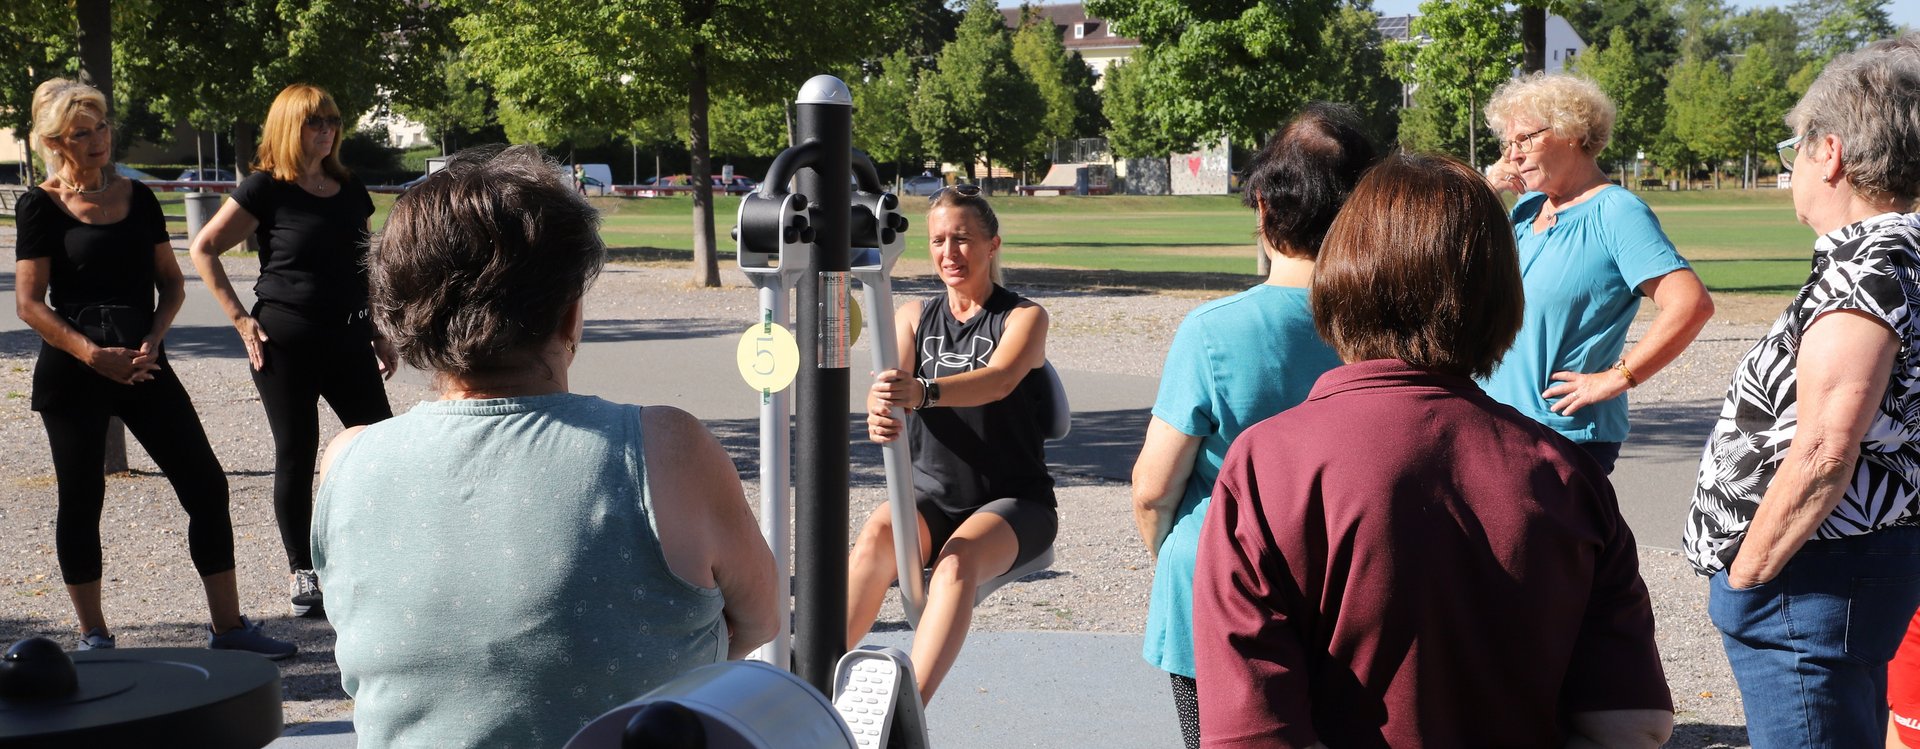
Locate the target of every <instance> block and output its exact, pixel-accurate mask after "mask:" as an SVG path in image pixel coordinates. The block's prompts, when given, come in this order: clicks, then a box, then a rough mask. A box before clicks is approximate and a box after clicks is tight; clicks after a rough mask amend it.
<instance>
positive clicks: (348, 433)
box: [320, 424, 367, 483]
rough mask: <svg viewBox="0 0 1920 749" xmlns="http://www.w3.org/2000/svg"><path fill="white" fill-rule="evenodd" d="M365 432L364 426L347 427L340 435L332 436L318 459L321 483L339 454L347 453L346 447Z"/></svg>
mask: <svg viewBox="0 0 1920 749" xmlns="http://www.w3.org/2000/svg"><path fill="white" fill-rule="evenodd" d="M366 430H367V427H366V425H364V424H362V425H360V426H352V427H347V428H346V429H342V430H340V433H339V434H337V435H334V437H333V440H332V441H331V442H328V443H327V451H326V453H324V454H323V455H321V457H320V481H321V482H322V483H324V482H326V480H327V470H328V469H330V468H332V467H333V462H334V461H336V460H339V459H340V454H341V453H343V452H346V451H347V445H351V444H353V440H354V439H355V438H357V437H359V436H360V433H361V432H364V431H366Z"/></svg>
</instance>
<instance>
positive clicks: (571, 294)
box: [367, 146, 606, 376]
mask: <svg viewBox="0 0 1920 749" xmlns="http://www.w3.org/2000/svg"><path fill="white" fill-rule="evenodd" d="M605 262H606V248H605V246H604V245H602V244H601V243H600V214H599V212H598V211H595V210H594V209H593V207H592V206H590V205H588V204H587V201H586V199H585V198H582V197H580V194H579V193H577V192H574V191H573V189H572V188H571V187H570V186H568V185H564V184H561V181H560V172H559V167H558V166H557V165H555V164H554V163H553V162H552V161H549V160H548V159H546V158H545V157H544V156H542V155H541V154H540V151H539V149H536V148H534V147H532V146H513V147H508V148H502V147H500V146H482V147H479V148H470V149H467V150H465V151H461V152H460V153H457V154H454V156H453V158H451V159H448V160H447V164H446V168H444V169H441V170H440V171H437V172H434V173H433V175H432V176H430V177H428V178H427V179H426V181H424V182H422V183H420V184H419V185H417V186H415V187H414V188H413V189H411V190H408V191H407V193H406V194H405V195H402V196H400V199H399V200H397V201H394V204H393V213H392V214H391V215H390V216H389V217H388V218H387V225H386V227H385V228H384V229H383V230H381V232H380V234H379V235H378V236H376V237H375V238H374V240H373V246H372V249H371V250H370V251H369V252H368V254H367V265H368V270H369V274H368V275H369V278H370V281H371V286H372V289H371V291H372V306H373V317H374V321H375V322H376V323H378V324H379V326H380V329H381V330H382V331H384V332H385V333H386V334H387V336H388V337H390V338H391V339H392V340H393V344H394V347H395V348H396V349H398V350H399V352H400V355H401V356H402V357H404V358H405V359H406V360H407V363H408V364H411V365H413V366H414V367H416V368H419V369H423V370H428V371H432V372H438V373H441V374H453V375H463V376H464V375H472V374H476V373H498V372H511V371H515V370H519V369H522V368H524V367H528V366H531V365H532V364H533V363H534V362H535V361H536V360H537V353H536V352H537V351H538V350H539V348H540V347H541V346H543V345H545V344H546V343H547V341H548V340H550V339H551V338H552V337H553V334H554V333H555V332H557V331H558V330H559V328H560V324H561V322H562V321H563V320H565V319H566V311H567V305H570V304H572V303H573V302H574V301H575V300H578V299H580V297H581V296H583V295H585V294H586V292H587V287H588V286H590V285H592V283H593V279H594V278H595V277H596V276H598V275H599V274H600V267H601V266H602V265H603V264H604V263H605Z"/></svg>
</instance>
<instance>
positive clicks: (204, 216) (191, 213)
mask: <svg viewBox="0 0 1920 749" xmlns="http://www.w3.org/2000/svg"><path fill="white" fill-rule="evenodd" d="M186 200H187V241H188V242H192V241H193V238H194V237H197V236H200V229H201V228H202V227H205V226H206V225H207V222H208V221H212V220H213V214H214V213H215V212H216V211H219V210H220V193H217V192H190V193H187V198H186Z"/></svg>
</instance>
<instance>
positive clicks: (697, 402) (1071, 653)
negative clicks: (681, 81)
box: [0, 272, 1712, 749]
mask: <svg viewBox="0 0 1920 749" xmlns="http://www.w3.org/2000/svg"><path fill="white" fill-rule="evenodd" d="M188 285H189V290H188V294H187V303H186V307H185V309H183V311H182V312H181V315H180V317H179V320H178V322H177V324H176V326H175V328H174V332H173V334H172V335H171V336H170V338H169V350H171V351H174V352H176V354H179V355H185V356H214V357H236V358H237V357H239V356H241V355H242V354H241V352H240V350H239V346H238V343H237V341H236V340H235V339H234V337H233V334H232V330H231V328H230V326H229V325H228V324H227V321H226V319H225V317H224V315H222V314H221V313H220V312H219V310H218V309H217V308H216V307H215V306H214V304H213V302H212V300H211V298H210V296H209V295H208V294H207V293H206V292H205V290H204V289H202V288H199V282H198V279H196V278H194V277H193V275H192V274H191V273H189V274H188ZM743 293H745V292H743ZM12 307H13V277H12V274H11V273H6V272H0V309H9V310H10V309H12ZM744 327H745V325H744V322H743V324H742V325H741V326H739V327H732V326H721V325H710V324H707V323H698V322H697V323H695V324H692V325H690V326H681V325H678V324H676V322H675V321H669V320H662V321H657V322H649V323H646V324H644V325H638V326H635V325H608V324H590V325H589V326H588V331H587V336H586V340H585V345H583V346H582V347H581V349H580V355H579V358H578V360H577V361H576V363H575V365H574V367H573V368H572V369H571V370H570V377H571V378H572V388H573V389H574V390H575V391H576V392H583V393H592V394H596V395H601V396H604V397H607V398H610V399H612V400H616V401H621V402H630V403H634V402H639V403H646V402H654V403H658V402H668V403H674V404H676V405H679V406H681V407H683V408H685V409H687V410H688V411H690V412H691V413H693V414H694V415H695V416H697V417H699V418H700V419H702V420H703V421H706V422H708V423H710V424H725V425H727V426H728V427H730V428H732V429H734V430H735V431H736V433H737V432H738V431H740V430H745V429H752V428H756V427H753V426H751V425H753V424H755V423H756V422H755V419H756V418H757V415H758V400H757V398H756V397H754V395H753V394H752V393H751V392H750V391H749V390H747V389H746V388H745V386H744V385H742V384H741V383H740V380H739V376H738V374H737V372H736V371H735V369H734V363H733V362H734V346H735V340H736V336H737V335H738V332H739V331H740V330H742V329H744ZM23 329H24V324H23V323H21V322H20V321H19V320H18V319H17V318H15V317H14V316H13V315H11V314H7V315H0V333H6V332H11V331H19V330H23ZM852 357H853V358H852V361H854V362H855V363H856V371H857V372H858V373H864V371H865V363H866V362H867V361H869V359H868V357H869V354H868V352H867V351H866V349H865V347H864V345H862V346H856V350H855V351H854V352H853V354H852ZM634 362H647V363H648V364H649V365H653V364H657V363H659V362H672V363H673V366H670V367H662V366H648V375H649V376H648V377H647V378H646V379H644V380H643V379H641V378H639V377H636V376H634V374H633V373H632V372H631V370H630V369H629V366H630V365H631V364H632V363H634ZM663 375H665V376H667V377H666V379H664V380H663V379H662V376H663ZM400 377H402V378H404V379H409V380H412V381H413V382H416V383H424V381H425V376H424V375H423V374H421V373H418V372H413V371H406V372H404V373H403V374H402V375H400ZM1061 377H1062V379H1063V380H1064V381H1065V384H1066V387H1067V391H1068V392H1069V393H1070V394H1071V397H1072V402H1073V407H1074V427H1073V431H1072V433H1071V434H1070V435H1069V436H1068V437H1067V438H1066V439H1065V440H1064V441H1062V442H1060V443H1056V444H1054V445H1052V446H1050V447H1049V451H1048V452H1049V458H1050V459H1051V462H1052V463H1054V464H1055V465H1056V466H1057V467H1058V468H1060V469H1061V470H1064V471H1068V472H1072V473H1078V474H1081V475H1086V476H1096V477H1101V478H1105V479H1111V480H1114V481H1120V482H1124V481H1126V480H1127V478H1128V475H1129V473H1130V472H1131V468H1132V462H1133V458H1134V456H1135V455H1137V453H1138V450H1139V443H1140V435H1141V432H1142V425H1143V424H1145V423H1146V419H1147V409H1148V408H1149V406H1150V405H1151V403H1152V400H1153V397H1154V393H1155V388H1156V384H1157V383H1156V381H1155V380H1154V379H1153V378H1148V377H1138V376H1125V375H1112V374H1102V373H1089V372H1083V371H1076V370H1072V369H1065V370H1062V371H1061ZM853 379H854V381H855V384H852V385H850V388H849V389H850V393H849V397H850V401H849V402H850V403H852V404H854V405H856V406H857V405H858V404H859V403H860V402H861V400H860V393H861V391H862V390H863V387H862V386H861V385H860V384H858V383H859V382H861V380H862V379H863V378H861V377H855V378H853ZM1711 415H1712V408H1711V406H1708V407H1706V408H1702V407H1700V406H1699V405H1698V404H1681V405H1675V406H1671V407H1666V408H1662V407H1658V406H1655V407H1651V408H1642V409H1638V410H1636V413H1635V425H1634V428H1635V432H1634V438H1633V441H1632V442H1630V443H1629V445H1628V447H1627V449H1626V451H1625V452H1624V454H1623V455H1622V459H1621V463H1620V466H1619V468H1618V470H1617V471H1616V472H1615V474H1614V482H1615V484H1616V486H1617V487H1618V488H1619V494H1620V498H1621V504H1622V509H1623V511H1624V513H1625V515H1626V517H1627V519H1628V522H1629V523H1630V524H1631V526H1632V527H1633V529H1634V532H1635V535H1636V536H1637V537H1638V538H1639V539H1640V542H1641V544H1642V545H1645V546H1650V547H1659V548H1672V547H1674V546H1675V545H1676V543H1677V538H1674V536H1675V535H1676V533H1677V532H1676V530H1675V529H1678V528H1680V527H1681V520H1682V514H1683V513H1684V510H1685V504H1684V502H1683V501H1678V498H1684V497H1685V496H1686V494H1687V487H1688V486H1689V484H1690V482H1691V481H1692V478H1693V470H1694V467H1695V465H1696V464H1697V460H1698V449H1699V447H1698V446H1699V440H1700V436H1701V435H1704V434H1706V432H1707V427H1708V425H1709V423H1710V417H1711ZM855 416H857V414H852V413H850V414H849V418H850V419H851V418H854V417H855ZM716 430H717V431H718V430H719V427H716ZM741 467H742V469H743V473H756V471H753V470H752V467H750V466H746V465H742V466H741ZM872 641H875V642H880V643H884V644H893V645H897V646H901V647H903V649H904V648H905V647H906V642H907V636H906V634H904V633H898V632H894V633H880V634H876V635H875V636H874V637H873V638H872ZM1167 692H1168V689H1167V684H1166V682H1165V675H1164V674H1163V673H1161V672H1159V671H1157V670H1155V669H1153V668H1151V667H1148V666H1147V665H1145V664H1144V663H1143V662H1142V661H1141V659H1140V657H1139V640H1138V635H1131V636H1129V635H1112V634H1092V633H1073V632H999V633H979V634H976V635H975V636H973V637H970V638H969V640H968V643H967V647H966V656H965V657H963V658H961V659H960V660H959V662H958V665H957V666H956V667H955V669H954V671H953V674H952V675H951V676H950V677H949V680H948V683H947V686H946V687H945V689H944V690H943V691H942V694H941V696H940V698H939V699H938V700H936V701H935V704H934V706H933V707H932V709H931V710H930V712H929V722H930V725H931V726H932V729H933V732H934V735H935V737H936V738H937V739H938V741H937V744H938V746H940V747H942V749H950V748H955V747H960V748H966V747H983V748H984V747H1009V746H1044V747H1062V746H1175V745H1177V743H1178V736H1177V728H1176V726H1175V724H1174V721H1173V720H1172V718H1171V707H1170V701H1169V700H1168V695H1167ZM353 744H354V740H353V734H352V729H351V724H350V723H348V722H346V721H344V720H338V721H321V722H313V723H305V724H301V725H298V726H294V727H293V728H292V730H290V731H289V733H288V735H287V736H285V737H283V738H282V739H281V740H279V741H277V742H275V744H274V746H276V747H282V748H283V749H334V748H337V747H348V746H352V745H353Z"/></svg>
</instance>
